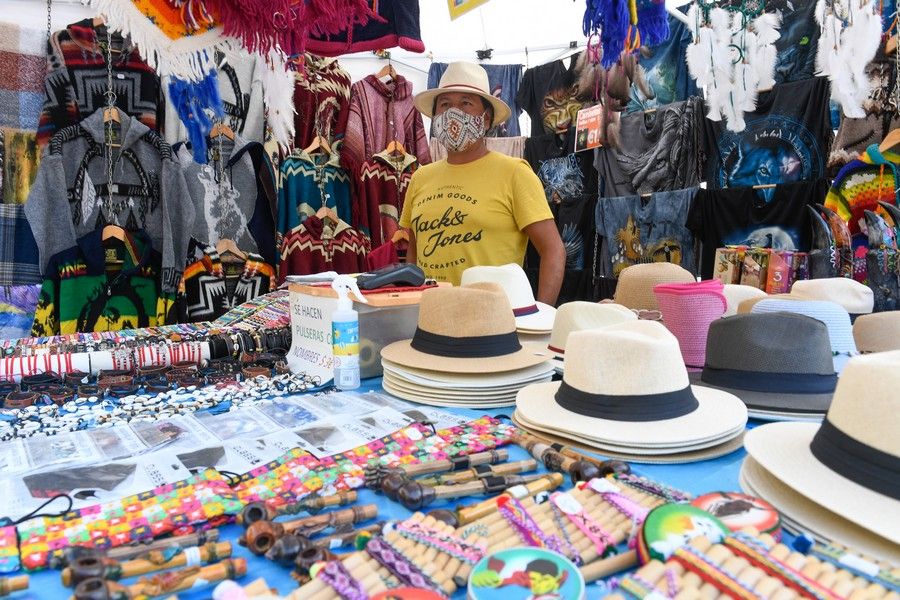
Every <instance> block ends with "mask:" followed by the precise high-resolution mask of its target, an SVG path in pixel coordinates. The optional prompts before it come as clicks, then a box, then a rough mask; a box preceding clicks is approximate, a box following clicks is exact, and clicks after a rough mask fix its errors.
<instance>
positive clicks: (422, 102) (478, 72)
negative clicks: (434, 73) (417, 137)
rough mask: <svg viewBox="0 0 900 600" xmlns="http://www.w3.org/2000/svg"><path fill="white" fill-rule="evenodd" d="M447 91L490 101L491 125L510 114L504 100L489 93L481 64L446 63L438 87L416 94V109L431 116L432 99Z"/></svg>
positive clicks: (501, 121)
mask: <svg viewBox="0 0 900 600" xmlns="http://www.w3.org/2000/svg"><path fill="white" fill-rule="evenodd" d="M447 92H463V93H467V94H476V95H478V96H481V97H482V98H484V99H485V100H487V101H488V102H490V103H491V106H492V107H494V122H493V123H491V127H495V126H497V125H499V124H500V123H504V122H506V120H507V119H509V117H510V115H512V110H510V108H509V106H508V105H507V104H506V102H504V101H503V100H501V99H500V98H497V97H496V96H494V95H492V94H491V86H490V84H489V83H488V74H487V71H485V70H484V67H482V66H481V65H476V64H475V63H470V62H465V61H459V62H453V63H450V64H449V65H447V70H446V71H444V74H443V75H441V81H440V83H438V87H436V88H434V89H431V90H425V91H424V92H419V93H418V94H416V97H415V100H414V103H415V106H416V110H418V111H419V112H420V113H422V114H423V115H425V116H426V117H429V118H431V117H433V116H434V101H435V100H436V99H437V97H438V96H440V95H441V94H445V93H447Z"/></svg>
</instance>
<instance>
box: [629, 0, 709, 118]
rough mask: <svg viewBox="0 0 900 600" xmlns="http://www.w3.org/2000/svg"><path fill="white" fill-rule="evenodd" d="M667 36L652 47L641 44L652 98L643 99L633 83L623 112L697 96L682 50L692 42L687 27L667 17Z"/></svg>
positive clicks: (659, 105) (695, 86) (641, 61)
mask: <svg viewBox="0 0 900 600" xmlns="http://www.w3.org/2000/svg"><path fill="white" fill-rule="evenodd" d="M668 19H669V31H670V33H669V39H667V40H664V41H662V42H660V43H659V44H657V45H654V46H648V45H644V46H643V47H642V48H641V51H640V53H639V54H638V63H639V64H640V65H641V67H643V69H644V72H645V77H646V79H647V86H648V87H649V88H650V89H651V90H653V97H652V98H644V97H643V94H641V93H640V91H639V88H638V87H637V86H633V87H632V88H631V103H629V105H628V108H627V111H628V112H634V111H638V110H647V109H649V108H657V107H661V106H665V105H667V104H671V103H672V102H679V101H681V100H687V99H688V98H690V97H691V96H697V95H698V91H697V84H696V83H695V82H694V79H693V77H691V76H690V74H689V73H688V69H687V64H685V62H684V53H685V51H686V50H687V47H688V45H689V44H690V43H691V42H692V39H691V32H690V31H689V30H688V28H687V26H686V25H685V24H684V23H682V22H681V21H679V20H678V19H676V18H675V17H673V16H671V15H670V16H669V17H668Z"/></svg>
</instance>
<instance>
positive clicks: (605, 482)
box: [588, 477, 619, 494]
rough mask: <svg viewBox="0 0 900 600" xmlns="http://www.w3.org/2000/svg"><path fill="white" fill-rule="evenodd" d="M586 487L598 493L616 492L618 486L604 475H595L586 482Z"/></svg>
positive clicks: (617, 491)
mask: <svg viewBox="0 0 900 600" xmlns="http://www.w3.org/2000/svg"><path fill="white" fill-rule="evenodd" d="M588 487H590V488H591V489H592V490H594V491H595V492H597V493H598V494H618V493H619V487H618V486H617V485H616V484H614V483H613V482H612V481H610V480H609V479H606V478H605V477H595V478H594V479H591V480H590V481H589V482H588Z"/></svg>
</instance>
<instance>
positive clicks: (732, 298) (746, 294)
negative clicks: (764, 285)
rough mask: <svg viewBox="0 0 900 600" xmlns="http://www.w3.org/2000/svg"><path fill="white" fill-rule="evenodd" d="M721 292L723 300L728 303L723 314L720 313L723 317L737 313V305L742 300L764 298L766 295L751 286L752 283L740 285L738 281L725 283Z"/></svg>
mask: <svg viewBox="0 0 900 600" xmlns="http://www.w3.org/2000/svg"><path fill="white" fill-rule="evenodd" d="M722 293H723V294H725V302H726V303H727V304H728V307H727V308H726V309H725V314H724V315H722V316H723V317H730V316H731V315H735V314H737V311H738V305H739V304H740V303H741V302H743V301H744V300H750V299H753V298H765V297H766V296H767V294H766V293H765V292H764V291H762V290H761V289H759V288H757V287H753V286H752V285H740V284H738V283H726V284H725V288H724V289H723V290H722Z"/></svg>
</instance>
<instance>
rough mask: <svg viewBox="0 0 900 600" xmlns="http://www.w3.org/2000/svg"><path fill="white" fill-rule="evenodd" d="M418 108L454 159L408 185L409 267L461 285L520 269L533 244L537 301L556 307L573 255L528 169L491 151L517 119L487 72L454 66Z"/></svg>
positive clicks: (471, 66)
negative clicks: (498, 269)
mask: <svg viewBox="0 0 900 600" xmlns="http://www.w3.org/2000/svg"><path fill="white" fill-rule="evenodd" d="M415 104H416V108H417V109H418V110H419V112H421V113H422V114H424V115H425V116H427V117H431V119H432V123H431V133H432V137H434V138H435V139H437V140H438V141H439V142H440V143H441V144H442V145H443V146H444V147H445V148H446V150H447V159H446V160H442V161H438V162H435V163H432V164H430V165H426V166H423V167H421V168H420V169H419V170H418V171H416V173H415V174H414V175H413V177H412V180H411V181H410V183H409V188H408V189H407V192H406V200H405V202H404V206H403V214H402V215H401V217H400V226H401V227H403V228H406V229H409V230H410V247H409V250H408V252H407V260H408V261H409V262H416V263H417V264H418V265H419V266H420V267H421V268H422V270H423V271H425V274H426V275H427V276H428V277H432V278H434V279H436V280H438V281H447V282H450V283H452V284H453V285H459V283H460V279H461V277H462V272H463V271H464V270H466V269H467V268H469V267H474V266H481V265H493V266H498V265H504V264H508V263H516V264H519V265H521V264H522V262H523V261H524V258H525V250H526V247H527V245H528V242H529V241H530V242H531V243H532V244H533V245H534V247H535V249H536V250H537V252H538V254H539V255H540V257H541V265H540V273H539V279H538V290H537V300H538V301H539V302H544V303H546V304H551V305H552V304H555V303H556V299H557V296H558V295H559V289H560V286H561V285H562V277H563V272H564V270H565V261H566V251H565V248H564V246H563V243H562V240H561V239H560V236H559V231H558V230H557V227H556V224H555V223H554V221H553V214H552V213H551V212H550V207H549V206H548V204H547V199H546V196H545V195H544V189H543V187H542V185H541V182H540V180H539V179H538V178H537V176H536V175H535V174H534V172H533V171H532V170H531V167H530V166H529V165H528V163H527V162H525V161H524V160H521V159H517V158H512V157H509V156H506V155H503V154H500V153H499V152H492V151H490V150H488V148H487V144H486V142H485V134H486V133H487V132H488V131H489V130H490V129H491V128H492V127H494V126H495V125H497V124H500V123H503V122H505V121H506V120H507V119H508V118H509V117H510V114H511V111H510V108H509V106H507V104H506V103H505V102H503V101H502V100H501V99H499V98H497V97H495V96H493V95H491V93H490V92H489V88H488V76H487V72H486V71H485V70H484V69H483V68H482V67H481V66H479V65H476V64H473V63H467V62H456V63H452V64H451V65H449V66H448V67H447V70H446V72H445V73H444V75H443V77H441V81H440V85H439V87H438V88H436V89H432V90H427V91H424V92H422V93H420V94H418V95H417V96H416V98H415Z"/></svg>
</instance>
